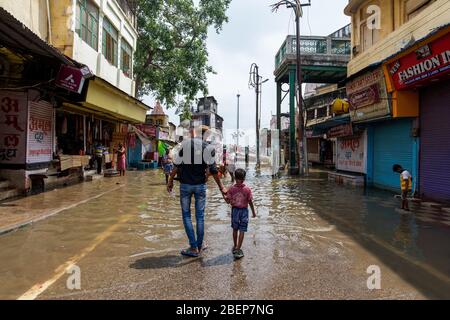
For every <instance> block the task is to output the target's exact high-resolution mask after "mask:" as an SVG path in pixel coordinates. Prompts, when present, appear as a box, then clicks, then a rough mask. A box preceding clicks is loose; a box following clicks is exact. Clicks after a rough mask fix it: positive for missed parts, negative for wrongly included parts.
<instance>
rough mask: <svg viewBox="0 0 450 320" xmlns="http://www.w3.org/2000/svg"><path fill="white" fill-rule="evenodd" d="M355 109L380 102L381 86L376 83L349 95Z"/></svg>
mask: <svg viewBox="0 0 450 320" xmlns="http://www.w3.org/2000/svg"><path fill="white" fill-rule="evenodd" d="M348 99H349V100H350V105H351V107H352V109H353V110H355V109H359V108H363V107H366V106H370V105H373V104H376V103H379V102H380V86H379V85H378V83H375V84H373V85H371V86H369V87H366V88H364V89H362V90H360V91H357V92H355V93H352V94H350V95H349V96H348Z"/></svg>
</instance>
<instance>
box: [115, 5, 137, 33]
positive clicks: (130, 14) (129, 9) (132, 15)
mask: <svg viewBox="0 0 450 320" xmlns="http://www.w3.org/2000/svg"><path fill="white" fill-rule="evenodd" d="M116 1H117V3H118V4H119V6H120V8H121V9H122V10H123V12H124V13H125V15H126V16H127V18H128V19H130V22H131V23H132V24H133V27H134V28H136V22H137V20H136V0H116Z"/></svg>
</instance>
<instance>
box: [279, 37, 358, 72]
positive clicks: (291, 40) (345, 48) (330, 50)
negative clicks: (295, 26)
mask: <svg viewBox="0 0 450 320" xmlns="http://www.w3.org/2000/svg"><path fill="white" fill-rule="evenodd" d="M300 52H301V53H302V55H348V56H350V54H351V40H350V39H349V38H333V37H307V36H302V37H301V38H300ZM296 53H297V39H296V37H295V36H292V35H290V36H287V38H286V40H285V41H284V42H283V45H282V46H281V48H280V50H279V51H278V53H277V55H276V56H275V69H277V68H278V67H279V66H280V64H281V63H282V62H283V61H284V59H285V58H287V56H291V57H290V58H295V55H296Z"/></svg>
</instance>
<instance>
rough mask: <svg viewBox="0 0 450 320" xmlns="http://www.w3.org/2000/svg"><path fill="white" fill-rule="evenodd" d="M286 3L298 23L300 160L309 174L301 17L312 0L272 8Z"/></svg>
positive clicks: (290, 1) (291, 0)
mask: <svg viewBox="0 0 450 320" xmlns="http://www.w3.org/2000/svg"><path fill="white" fill-rule="evenodd" d="M283 5H285V6H286V7H287V8H292V9H293V10H294V12H295V17H296V19H295V23H296V64H297V72H296V79H297V106H298V113H299V124H298V128H299V156H300V157H299V158H300V159H299V160H300V161H299V162H300V173H301V174H302V175H307V174H308V173H309V168H308V152H307V140H306V134H305V122H304V108H303V96H302V83H303V79H302V66H301V52H300V50H301V47H300V18H301V17H302V16H303V7H306V6H310V5H311V0H308V3H306V4H302V3H301V1H300V0H282V1H279V2H277V3H275V4H273V5H272V10H273V11H277V10H278V9H279V7H281V6H283Z"/></svg>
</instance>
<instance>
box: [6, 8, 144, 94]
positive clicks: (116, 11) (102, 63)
mask: <svg viewBox="0 0 450 320" xmlns="http://www.w3.org/2000/svg"><path fill="white" fill-rule="evenodd" d="M0 1H2V0H0ZM94 2H95V3H96V4H97V5H98V7H99V11H100V21H99V35H98V40H99V43H98V51H95V50H94V49H93V48H92V47H90V46H89V45H88V44H87V43H85V42H84V41H83V40H82V39H80V37H79V36H78V34H76V33H75V22H74V23H73V25H72V31H73V32H74V33H75V35H74V53H73V57H74V59H75V60H77V61H79V62H81V63H84V64H86V65H87V66H88V67H89V68H90V69H91V71H92V72H93V73H94V74H95V75H96V76H98V77H100V78H103V79H105V80H106V81H108V82H109V83H110V84H112V85H114V86H116V87H117V88H119V89H120V90H122V91H124V92H126V93H127V94H129V95H131V96H135V81H134V80H133V79H131V78H129V77H127V76H125V74H124V73H123V72H122V70H121V69H120V67H121V66H120V64H121V41H122V38H123V39H125V40H126V41H127V42H128V44H129V45H131V47H132V49H133V53H134V52H135V50H136V44H137V31H136V30H135V29H134V27H133V26H132V24H131V23H130V22H129V21H128V19H127V18H126V16H125V14H124V13H123V11H122V10H121V8H120V7H119V5H118V4H117V3H116V1H115V0H94ZM73 5H76V0H74V2H73ZM103 17H106V18H108V20H109V21H110V22H111V23H112V24H113V26H114V27H115V28H116V29H117V30H118V31H119V43H118V47H119V50H118V54H119V56H118V66H117V67H116V66H114V65H112V64H110V63H109V62H108V61H107V60H106V58H105V57H104V55H103V53H102V41H103ZM73 19H75V16H74V18H73Z"/></svg>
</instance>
